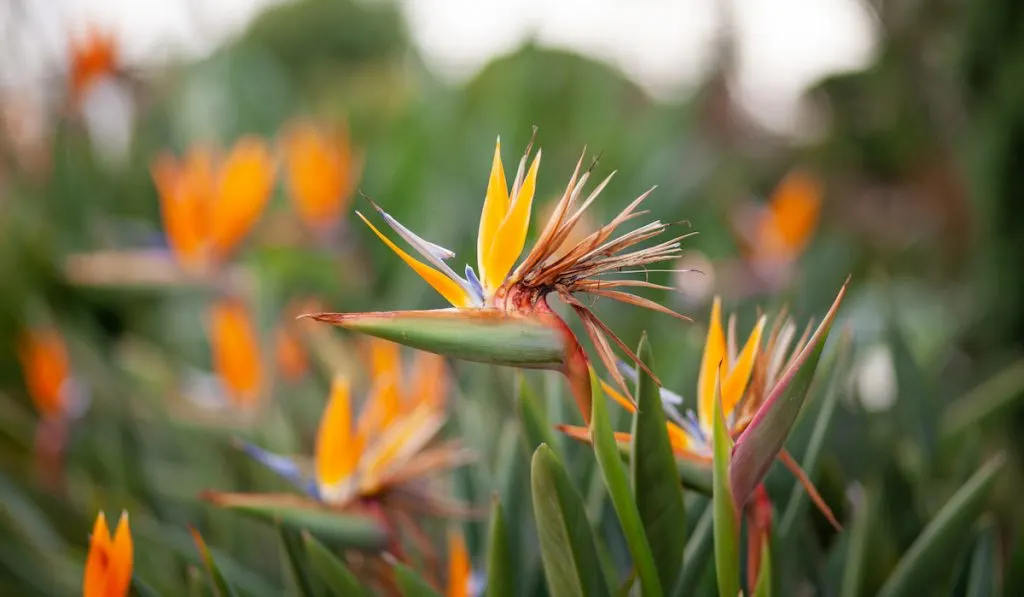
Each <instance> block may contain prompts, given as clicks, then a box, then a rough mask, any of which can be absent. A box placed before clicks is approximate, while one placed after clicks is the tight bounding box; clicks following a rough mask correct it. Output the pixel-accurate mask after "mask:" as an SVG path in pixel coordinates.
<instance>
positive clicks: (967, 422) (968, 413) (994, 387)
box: [942, 360, 1024, 439]
mask: <svg viewBox="0 0 1024 597" xmlns="http://www.w3.org/2000/svg"><path fill="white" fill-rule="evenodd" d="M1021 397H1024V360H1019V361H1015V362H1014V363H1013V364H1011V365H1009V366H1008V367H1006V368H1005V369H1003V370H1001V371H1000V372H999V373H997V374H995V375H994V376H992V377H991V378H989V379H987V380H986V381H985V382H983V383H981V384H980V385H979V386H978V387H976V388H974V389H973V390H971V391H970V392H968V393H967V394H965V395H964V396H962V397H960V398H959V399H957V400H956V401H955V402H953V403H952V404H950V405H949V407H948V408H947V409H946V410H945V412H944V413H943V415H942V436H943V438H945V439H950V438H953V437H956V436H957V435H959V434H960V433H962V432H964V431H966V430H967V429H971V428H973V427H974V426H975V425H977V424H979V423H981V422H983V421H986V420H990V419H993V418H995V417H997V416H998V415H999V414H1000V413H1002V412H1005V411H1006V410H1007V409H1008V408H1010V407H1012V406H1013V405H1015V404H1016V403H1017V400H1019V399H1020V398H1021Z"/></svg>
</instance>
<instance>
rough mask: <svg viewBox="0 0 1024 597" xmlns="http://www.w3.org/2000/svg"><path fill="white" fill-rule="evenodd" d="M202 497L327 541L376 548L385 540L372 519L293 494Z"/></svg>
mask: <svg viewBox="0 0 1024 597" xmlns="http://www.w3.org/2000/svg"><path fill="white" fill-rule="evenodd" d="M202 497H203V498H204V499H206V500H207V501H209V502H211V503H213V504H215V505H217V506H220V507H222V508H229V509H232V510H236V511H238V512H241V513H244V514H247V515H249V516H253V517H255V518H260V519H263V520H267V521H270V522H274V523H280V524H282V525H284V526H287V527H290V528H293V529H297V530H308V531H309V532H310V533H312V534H314V535H316V536H317V537H319V538H320V539H322V540H323V541H326V542H328V543H330V544H337V545H339V546H344V547H350V548H355V549H366V550H379V549H384V547H385V546H386V545H387V541H388V532H387V529H385V528H384V527H383V526H382V525H381V524H380V522H378V521H377V520H376V519H373V518H370V517H369V516H361V515H359V514H348V513H345V512H340V511H337V510H330V509H327V508H324V507H321V506H320V505H319V504H318V503H316V502H310V501H308V500H304V499H302V498H300V497H298V496H294V495H289V494H281V495H274V494H243V493H216V492H206V493H204V494H203V495H202Z"/></svg>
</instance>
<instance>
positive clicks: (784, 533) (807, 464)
mask: <svg viewBox="0 0 1024 597" xmlns="http://www.w3.org/2000/svg"><path fill="white" fill-rule="evenodd" d="M849 338H850V337H849V336H848V335H846V336H843V343H842V344H841V345H840V348H839V353H838V354H837V355H836V357H835V360H834V361H833V364H832V370H831V371H830V372H829V373H830V374H831V379H830V380H829V385H828V389H827V390H826V391H825V397H824V399H823V400H822V401H821V409H820V410H819V411H818V418H817V419H815V420H814V428H813V429H812V430H811V439H810V441H809V442H808V443H807V450H806V451H805V452H804V459H803V462H801V463H800V468H802V469H803V470H804V471H805V472H806V473H807V474H808V475H813V474H814V470H815V469H816V468H817V467H818V457H819V456H820V455H821V449H822V447H823V446H824V445H825V437H826V436H827V435H828V430H829V427H830V426H831V424H832V418H833V415H835V412H836V405H837V404H838V403H839V395H840V390H841V389H842V385H843V382H844V380H845V376H846V372H847V369H846V367H847V359H848V357H849V354H850V353H849V346H850V344H849ZM806 504H807V491H806V490H805V489H804V488H803V486H802V485H801V484H800V483H799V482H796V483H794V484H793V490H792V491H791V492H790V494H789V501H788V502H787V503H786V511H785V512H784V513H783V515H782V522H781V523H779V539H780V540H781V541H783V542H787V541H788V540H789V539H790V537H791V536H792V535H791V533H792V531H793V528H794V525H795V524H796V520H797V517H799V516H800V515H801V514H802V513H803V510H804V506H806Z"/></svg>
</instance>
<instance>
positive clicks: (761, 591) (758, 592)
mask: <svg viewBox="0 0 1024 597" xmlns="http://www.w3.org/2000/svg"><path fill="white" fill-rule="evenodd" d="M771 543H772V542H771V541H765V542H764V543H762V544H761V569H760V571H759V572H758V575H757V584H756V585H755V586H754V597H772V579H773V577H772V575H773V572H772V547H771Z"/></svg>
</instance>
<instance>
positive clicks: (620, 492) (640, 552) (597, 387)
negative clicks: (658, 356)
mask: <svg viewBox="0 0 1024 597" xmlns="http://www.w3.org/2000/svg"><path fill="white" fill-rule="evenodd" d="M590 387H591V392H593V399H592V401H591V403H592V404H591V407H592V409H593V410H592V413H591V419H590V435H591V439H592V442H593V444H594V454H596V455H597V464H598V468H599V469H600V470H601V476H602V477H603V478H604V484H605V487H607V488H608V494H609V495H610V496H611V499H612V506H614V508H615V513H616V514H617V515H618V517H619V524H620V525H621V526H622V534H623V535H624V536H625V539H626V545H627V546H628V547H629V552H630V554H631V555H632V556H633V565H634V566H636V573H637V576H638V577H639V578H640V586H641V588H642V589H643V593H644V595H646V596H647V597H655V596H656V595H662V594H663V591H662V588H661V580H660V579H659V577H658V569H657V566H656V565H655V563H654V556H653V555H652V553H651V546H650V544H649V543H648V541H647V535H646V533H645V532H644V523H643V521H642V520H641V519H640V511H639V509H638V508H637V504H636V501H635V500H634V499H633V493H632V491H631V490H630V488H629V477H628V475H627V474H626V470H625V469H624V468H623V466H622V457H621V456H620V454H619V449H618V446H616V444H615V432H614V431H613V430H612V423H611V419H610V418H609V416H608V404H607V403H606V402H605V398H604V392H603V391H602V390H601V381H600V380H599V379H598V378H597V374H596V373H594V370H593V369H591V370H590Z"/></svg>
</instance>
